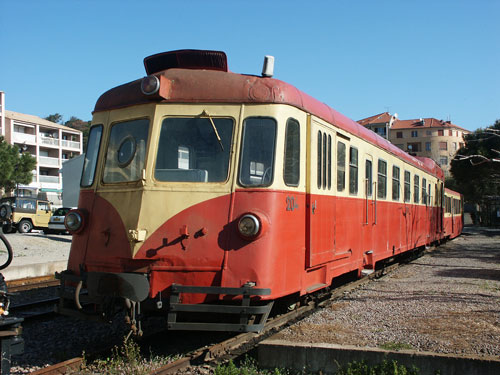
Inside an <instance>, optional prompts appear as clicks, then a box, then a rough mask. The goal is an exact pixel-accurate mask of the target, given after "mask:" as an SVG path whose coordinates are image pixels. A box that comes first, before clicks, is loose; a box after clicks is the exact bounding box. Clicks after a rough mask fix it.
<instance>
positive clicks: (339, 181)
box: [337, 142, 346, 191]
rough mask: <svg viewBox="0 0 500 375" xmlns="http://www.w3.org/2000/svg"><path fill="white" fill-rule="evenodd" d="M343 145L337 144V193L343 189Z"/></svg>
mask: <svg viewBox="0 0 500 375" xmlns="http://www.w3.org/2000/svg"><path fill="white" fill-rule="evenodd" d="M345 148H346V147H345V143H342V142H337V191H344V189H345Z"/></svg>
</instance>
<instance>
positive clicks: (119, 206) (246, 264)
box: [58, 94, 305, 331]
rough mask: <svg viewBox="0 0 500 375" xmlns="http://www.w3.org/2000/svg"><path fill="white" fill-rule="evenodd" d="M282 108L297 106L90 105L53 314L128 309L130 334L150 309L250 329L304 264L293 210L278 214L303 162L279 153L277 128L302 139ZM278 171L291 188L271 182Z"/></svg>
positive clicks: (299, 202)
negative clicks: (100, 107) (66, 256)
mask: <svg viewBox="0 0 500 375" xmlns="http://www.w3.org/2000/svg"><path fill="white" fill-rule="evenodd" d="M137 95H139V94H137ZM292 115H293V116H294V117H300V116H304V115H303V114H301V112H300V111H298V110H297V109H294V108H289V107H287V106H276V105H255V106H250V107H245V106H244V105H242V104H231V103H228V104H224V105H220V104H208V103H207V104H193V103H192V104H178V103H174V104H172V103H149V104H139V105H134V106H128V107H127V108H117V109H111V110H106V111H97V112H95V113H94V116H93V121H92V124H93V125H92V128H91V131H90V134H89V142H88V148H87V153H86V158H85V163H84V169H83V174H82V180H81V192H80V199H79V204H78V209H76V210H73V211H72V212H70V213H69V214H68V216H67V218H66V225H67V227H68V228H69V229H70V230H71V231H72V233H73V242H72V247H71V253H70V257H69V261H68V269H67V270H66V271H64V272H63V273H61V274H59V275H58V277H59V278H60V279H61V286H62V287H61V300H60V304H59V311H60V312H61V313H63V314H68V315H76V316H79V317H84V318H88V319H99V320H111V319H112V318H113V317H114V316H115V315H116V314H117V313H118V312H120V311H122V310H123V309H125V310H127V311H128V320H129V321H130V322H131V323H132V327H133V328H134V329H137V330H138V331H140V330H141V329H140V326H139V325H138V324H136V322H138V320H139V318H138V317H139V316H144V315H149V314H162V315H165V316H167V317H168V328H169V329H196V330H224V331H258V330H260V329H261V328H262V326H263V323H264V322H265V320H266V318H267V316H268V314H269V312H270V309H271V307H272V305H273V302H272V301H273V300H274V299H276V298H279V297H281V296H283V295H286V294H289V293H292V292H297V291H298V290H299V289H300V278H301V270H303V268H304V260H303V257H302V259H300V258H299V256H300V250H302V251H303V248H304V243H303V238H304V237H303V236H304V233H303V232H304V230H305V229H304V225H303V221H302V223H301V221H300V220H297V217H298V215H299V214H300V212H301V211H300V210H297V209H295V210H294V211H293V212H292V211H291V212H289V215H286V217H285V215H283V213H284V212H286V211H285V205H286V202H287V199H289V200H290V199H292V198H291V197H293V199H294V208H296V207H300V208H301V210H302V216H304V214H303V212H304V209H305V202H304V200H305V194H304V186H303V183H302V185H300V184H299V180H298V168H300V166H299V165H297V166H292V167H290V166H286V165H285V164H286V163H287V162H286V160H284V159H282V158H278V157H277V156H276V155H277V154H278V153H282V152H283V149H282V147H283V146H280V144H281V143H282V142H281V141H278V139H280V140H281V139H282V138H284V137H285V131H287V132H288V133H287V136H288V137H289V138H290V137H295V138H294V139H296V140H297V141H298V139H299V138H298V134H297V132H299V131H300V129H299V128H298V124H297V123H295V122H294V120H293V119H292V120H288V122H287V121H286V120H283V119H291V118H292ZM287 124H288V126H287ZM290 124H291V125H290ZM294 132H295V133H296V134H295V135H294V134H293V133H294ZM296 147H299V146H298V145H297V146H296ZM277 148H279V151H278V152H277V150H276V149H277ZM289 152H291V151H289ZM289 156H290V155H289ZM290 160H291V159H290ZM283 169H285V170H286V171H287V172H286V173H292V174H293V173H294V171H295V173H297V176H291V177H286V178H288V179H290V178H291V180H292V181H293V183H292V184H291V185H293V186H289V187H287V186H286V185H285V183H283V182H281V183H280V182H278V181H281V180H282V179H283V173H284V172H282V171H283ZM290 171H291V172H290ZM302 179H303V180H305V178H304V177H303V178H302ZM271 186H272V188H271ZM290 189H291V190H293V191H290ZM278 206H279V208H278ZM281 208H283V209H281ZM271 234H272V235H271ZM285 249H287V250H290V249H295V251H294V253H295V254H294V255H292V254H289V256H288V260H287V259H286V258H287V255H286V253H285ZM296 258H297V259H299V260H298V261H297V259H296Z"/></svg>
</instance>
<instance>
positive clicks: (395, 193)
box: [392, 165, 401, 202]
mask: <svg viewBox="0 0 500 375" xmlns="http://www.w3.org/2000/svg"><path fill="white" fill-rule="evenodd" d="M395 171H397V174H396V173H395ZM400 176H401V168H399V167H398V166H397V165H393V166H392V200H393V201H397V202H399V199H400V197H401V194H400V191H399V190H400V188H401V177H400Z"/></svg>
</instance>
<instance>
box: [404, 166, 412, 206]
mask: <svg viewBox="0 0 500 375" xmlns="http://www.w3.org/2000/svg"><path fill="white" fill-rule="evenodd" d="M404 184H405V188H404V193H403V195H404V198H403V200H404V201H405V202H411V172H410V171H404Z"/></svg>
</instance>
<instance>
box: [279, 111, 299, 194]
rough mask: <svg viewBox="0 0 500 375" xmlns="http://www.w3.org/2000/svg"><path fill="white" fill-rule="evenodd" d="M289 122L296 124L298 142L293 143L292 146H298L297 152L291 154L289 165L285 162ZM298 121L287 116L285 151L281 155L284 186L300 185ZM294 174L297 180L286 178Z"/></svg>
mask: <svg viewBox="0 0 500 375" xmlns="http://www.w3.org/2000/svg"><path fill="white" fill-rule="evenodd" d="M291 124H294V126H295V124H296V126H297V131H298V140H297V141H298V144H294V145H292V146H298V152H297V154H295V153H294V154H293V155H292V158H293V160H292V162H293V164H292V165H291V166H290V165H289V164H288V163H287V160H289V159H287V152H288V151H287V150H288V145H289V144H288V140H289V138H288V137H289V133H288V131H289V129H290V126H291ZM300 148H301V147H300V122H299V121H298V120H297V119H295V118H293V117H289V118H288V119H287V121H286V127H285V150H284V151H285V152H284V156H283V182H284V183H285V185H286V186H292V187H297V186H299V185H300V164H301V163H300ZM296 156H297V157H298V158H297V159H295V157H296ZM294 165H297V167H296V169H294ZM287 168H292V170H287ZM295 174H296V177H295V178H296V180H297V182H295V180H293V181H289V180H287V176H288V175H290V176H295Z"/></svg>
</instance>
